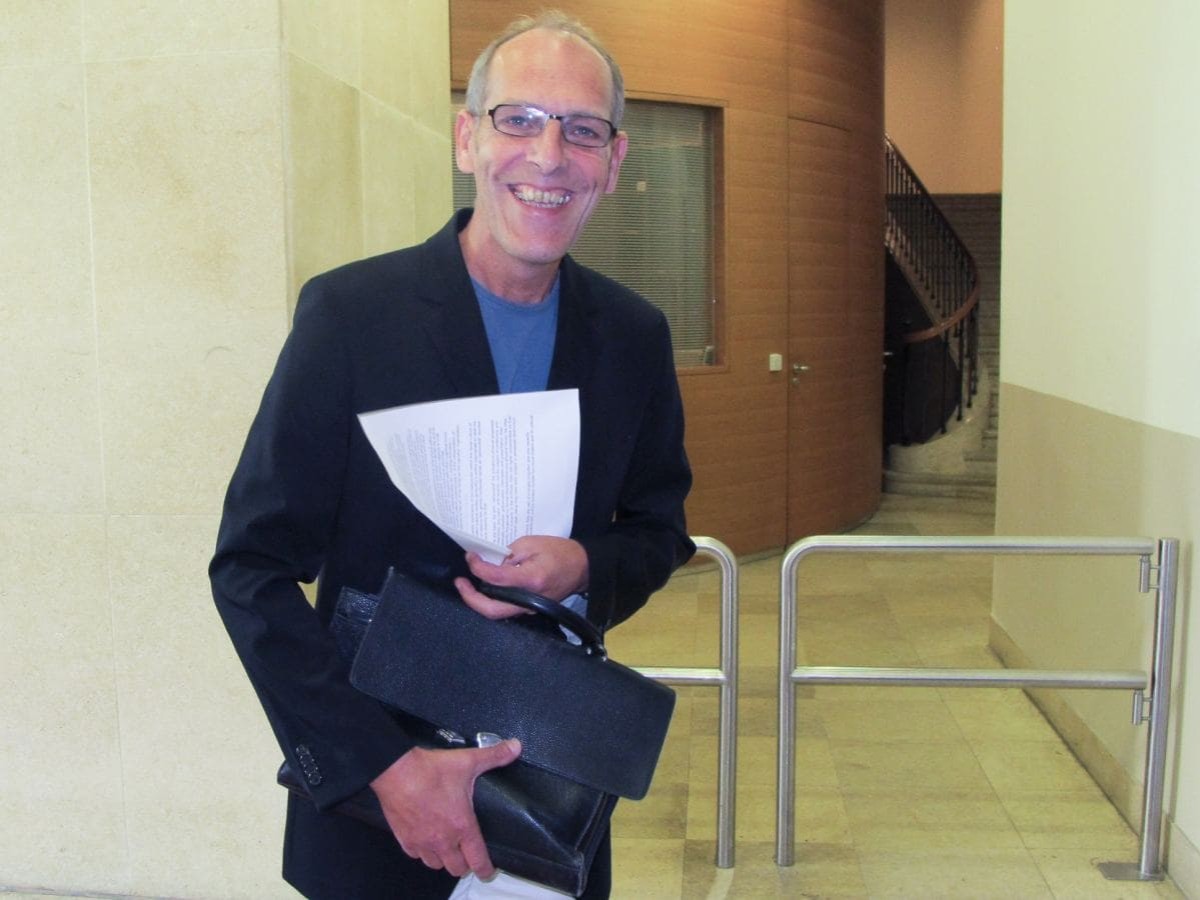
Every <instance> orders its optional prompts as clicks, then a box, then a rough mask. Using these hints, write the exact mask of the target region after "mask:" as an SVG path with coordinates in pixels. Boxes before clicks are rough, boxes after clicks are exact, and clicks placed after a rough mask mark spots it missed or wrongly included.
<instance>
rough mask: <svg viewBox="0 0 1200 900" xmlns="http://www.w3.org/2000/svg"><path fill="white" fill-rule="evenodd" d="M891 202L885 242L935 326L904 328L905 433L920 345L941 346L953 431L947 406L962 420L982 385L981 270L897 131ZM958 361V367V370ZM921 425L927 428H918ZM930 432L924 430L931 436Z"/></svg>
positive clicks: (889, 172) (890, 149)
mask: <svg viewBox="0 0 1200 900" xmlns="http://www.w3.org/2000/svg"><path fill="white" fill-rule="evenodd" d="M884 160H885V171H886V188H887V194H886V209H885V227H884V245H885V246H886V247H887V249H888V251H889V252H890V253H891V254H892V258H893V259H894V260H895V261H896V264H897V265H898V266H899V267H900V270H901V271H902V272H903V273H904V276H905V278H906V279H907V280H908V282H909V284H910V285H911V286H912V288H913V290H914V291H915V293H916V294H917V296H918V297H919V299H920V300H921V303H922V305H923V306H924V307H925V310H926V312H927V313H928V315H929V318H930V321H931V323H932V324H931V325H930V326H929V327H928V328H918V329H915V330H913V331H910V332H908V333H907V334H904V335H903V336H902V338H901V346H900V347H898V348H897V347H892V348H889V349H890V350H891V352H892V353H893V358H895V357H896V355H897V354H898V356H899V359H898V360H897V362H898V365H899V366H900V374H899V375H898V378H899V379H900V384H901V393H902V395H904V396H903V398H902V401H901V402H902V404H903V405H904V406H905V408H904V413H903V414H904V419H903V423H904V424H903V426H902V427H903V430H904V436H903V440H904V442H905V443H908V442H909V440H910V432H909V427H908V410H907V396H906V395H907V391H908V382H909V374H908V367H909V365H910V362H911V359H912V357H913V355H914V353H915V352H916V350H915V348H916V347H917V345H926V346H931V345H932V342H933V341H937V342H938V344H939V345H940V347H941V351H942V352H941V373H940V376H939V378H938V385H937V388H936V390H937V391H938V393H939V405H938V418H939V419H940V420H941V422H940V424H941V431H942V433H943V434H945V432H946V425H945V416H944V415H943V411H944V410H945V408H946V406H947V401H948V400H949V399H950V397H949V396H947V392H948V391H949V390H951V388H949V385H950V384H951V383H953V388H952V390H953V392H954V393H953V399H954V403H955V407H956V409H957V413H956V414H957V417H958V419H959V421H961V420H962V418H963V409H964V407H968V406H970V405H971V401H972V398H973V397H974V396H975V393H976V391H977V390H978V387H979V295H980V289H979V273H978V270H977V268H976V265H975V260H974V258H973V257H972V256H971V252H970V250H968V249H967V247H966V245H965V244H964V243H963V242H962V240H961V239H960V238H959V236H958V233H957V232H956V231H955V230H954V226H953V225H951V224H950V220H949V219H947V218H946V216H945V214H944V213H943V212H942V211H941V209H940V208H939V207H938V205H937V203H936V202H935V201H934V199H933V197H932V196H931V195H930V193H929V191H928V190H927V189H926V188H925V185H924V184H923V183H922V182H921V179H920V178H919V177H918V176H917V173H916V172H915V171H914V170H913V168H912V166H910V165H909V163H908V161H907V160H906V159H905V158H904V154H902V153H901V152H900V150H899V148H898V147H897V146H896V145H895V144H894V143H893V142H892V140H891V138H888V137H885V138H884ZM952 363H953V365H954V366H956V367H957V369H958V372H957V373H956V374H955V373H952V372H951V371H950V366H951V364H952ZM918 431H921V429H918ZM926 437H927V435H926V436H920V437H918V440H925V439H926Z"/></svg>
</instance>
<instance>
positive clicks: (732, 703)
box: [638, 537, 738, 869]
mask: <svg viewBox="0 0 1200 900" xmlns="http://www.w3.org/2000/svg"><path fill="white" fill-rule="evenodd" d="M692 540H693V541H694V542H695V544H696V552H697V553H703V554H705V555H707V556H711V557H712V558H713V559H715V560H716V562H717V565H718V566H719V568H720V570H721V650H720V658H721V662H720V668H717V669H704V668H682V669H672V668H660V667H646V668H642V667H639V668H638V671H639V672H641V673H642V674H643V675H648V676H649V677H651V678H653V679H655V680H656V681H661V682H662V683H663V684H674V685H685V686H686V685H716V686H717V687H719V688H720V695H719V699H718V701H717V703H718V713H717V715H718V724H717V868H719V869H728V868H732V866H733V855H734V853H733V838H734V816H735V809H736V802H737V785H736V782H737V696H738V691H737V681H738V675H737V672H738V566H737V557H735V556H734V555H733V551H732V550H730V549H729V547H727V546H726V545H725V544H723V543H721V542H720V541H718V540H716V539H715V538H709V537H695V538H692Z"/></svg>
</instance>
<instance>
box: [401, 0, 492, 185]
mask: <svg viewBox="0 0 1200 900" xmlns="http://www.w3.org/2000/svg"><path fill="white" fill-rule="evenodd" d="M408 34H409V39H408V46H407V47H406V48H405V52H407V53H410V54H412V64H411V67H410V73H411V76H410V77H411V81H410V90H411V101H410V102H411V107H410V110H409V111H410V112H412V114H413V115H414V116H415V117H417V118H418V120H419V121H420V122H421V123H422V124H424V126H425V127H426V128H428V129H430V130H431V131H433V132H434V133H435V134H444V133H445V131H444V129H445V127H446V123H447V122H448V121H450V4H449V3H447V2H445V0H409V4H408ZM479 49H480V50H482V49H483V48H482V47H480V48H479ZM446 190H447V191H449V184H447V186H446ZM447 196H449V195H448V194H447Z"/></svg>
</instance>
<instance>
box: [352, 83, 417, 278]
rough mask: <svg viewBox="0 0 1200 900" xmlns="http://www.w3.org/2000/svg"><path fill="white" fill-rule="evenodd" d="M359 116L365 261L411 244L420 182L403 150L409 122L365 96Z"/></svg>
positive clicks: (407, 141) (409, 132)
mask: <svg viewBox="0 0 1200 900" xmlns="http://www.w3.org/2000/svg"><path fill="white" fill-rule="evenodd" d="M360 111H361V115H362V173H363V201H362V202H363V253H364V254H365V255H367V256H371V255H374V254H376V253H383V252H385V251H388V250H395V249H397V248H399V247H406V246H409V245H410V244H412V243H414V242H415V239H414V233H415V230H416V229H415V227H414V225H415V222H414V206H415V202H414V192H415V181H416V180H417V179H418V178H419V177H420V175H419V173H418V170H417V169H416V168H415V167H414V166H413V164H412V158H411V156H410V154H409V153H408V148H409V147H411V146H412V145H413V142H414V131H415V130H416V129H414V127H413V123H412V120H411V119H410V118H408V116H406V115H404V114H403V113H400V112H398V111H397V110H396V109H395V108H393V107H391V106H387V105H385V104H383V103H380V102H379V101H378V100H375V99H374V98H372V97H370V96H368V95H366V94H364V95H363V96H362V98H361V107H360Z"/></svg>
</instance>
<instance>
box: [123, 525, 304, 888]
mask: <svg viewBox="0 0 1200 900" xmlns="http://www.w3.org/2000/svg"><path fill="white" fill-rule="evenodd" d="M217 521H218V520H217V518H216V517H215V516H179V517H162V516H133V517H115V518H113V519H112V520H111V521H110V526H109V528H110V544H111V549H110V566H111V570H112V585H113V597H114V598H115V600H114V603H113V611H112V620H113V631H114V633H115V637H116V645H117V646H118V647H120V648H121V652H120V653H119V654H118V655H117V659H116V665H115V670H116V678H117V687H118V692H119V696H120V723H121V747H122V767H123V771H124V782H125V806H126V810H127V815H128V840H129V854H130V859H131V864H130V865H131V871H132V883H133V892H135V893H137V894H140V895H145V896H173V897H180V896H182V897H234V896H240V897H273V896H274V897H284V896H294V895H293V894H291V893H290V891H289V890H286V889H285V888H286V886H285V885H284V884H283V883H282V882H281V881H280V880H279V852H280V851H279V848H280V835H281V833H282V818H283V808H284V792H283V789H282V788H279V787H277V786H276V785H275V783H274V774H275V769H276V768H277V767H278V764H279V761H280V760H281V759H282V755H281V753H280V751H279V748H278V746H277V745H276V743H275V741H274V738H273V737H272V735H271V732H270V729H269V727H268V725H267V721H266V717H265V716H264V714H263V712H262V709H261V707H260V706H259V704H258V702H257V700H256V699H255V696H254V693H253V690H252V689H251V687H250V683H249V681H248V680H247V679H246V676H245V674H244V672H243V670H242V666H241V663H240V662H239V661H238V659H237V656H236V654H235V653H234V650H233V646H232V644H231V643H230V641H229V639H228V636H227V635H226V633H225V629H224V626H223V625H222V623H221V620H220V617H219V616H218V614H217V612H216V609H215V608H214V606H213V603H212V599H211V593H210V590H209V584H208V579H207V576H206V568H207V566H208V561H209V558H210V557H211V555H212V548H213V541H214V537H215V535H216V530H217Z"/></svg>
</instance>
